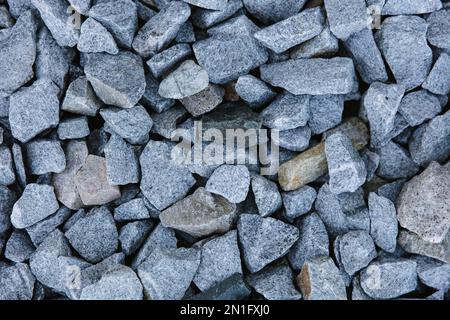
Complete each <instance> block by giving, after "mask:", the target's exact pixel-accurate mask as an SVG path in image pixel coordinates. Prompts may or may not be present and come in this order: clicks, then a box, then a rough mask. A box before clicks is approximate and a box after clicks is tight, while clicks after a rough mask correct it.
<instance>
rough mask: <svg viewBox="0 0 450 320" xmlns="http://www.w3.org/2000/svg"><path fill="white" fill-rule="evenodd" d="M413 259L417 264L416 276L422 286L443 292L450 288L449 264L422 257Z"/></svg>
mask: <svg viewBox="0 0 450 320" xmlns="http://www.w3.org/2000/svg"><path fill="white" fill-rule="evenodd" d="M413 259H414V260H415V261H416V262H417V275H418V276H419V279H420V281H421V282H422V283H423V284H425V285H427V286H429V287H431V288H435V289H438V290H444V291H447V290H448V289H449V288H450V264H448V263H443V262H441V261H438V260H434V259H431V258H428V257H424V256H415V257H414V258H413Z"/></svg>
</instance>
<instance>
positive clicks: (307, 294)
mask: <svg viewBox="0 0 450 320" xmlns="http://www.w3.org/2000/svg"><path fill="white" fill-rule="evenodd" d="M297 285H298V286H299V288H300V290H301V292H302V294H303V298H304V299H305V300H347V293H346V291H345V284H344V281H343V279H342V276H341V274H340V272H339V269H338V268H337V267H336V265H335V264H334V262H333V260H331V258H329V257H326V256H322V257H317V258H311V259H308V260H307V261H306V262H305V264H304V265H303V267H302V271H301V272H300V274H299V275H298V276H297Z"/></svg>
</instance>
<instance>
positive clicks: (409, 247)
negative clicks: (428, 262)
mask: <svg viewBox="0 0 450 320" xmlns="http://www.w3.org/2000/svg"><path fill="white" fill-rule="evenodd" d="M449 235H450V232H449V233H448V234H447V236H446V237H445V239H444V240H443V241H442V242H441V243H432V242H428V241H425V240H423V239H422V238H420V237H419V236H418V235H417V234H416V233H414V232H410V231H407V230H401V231H400V233H399V236H398V239H397V241H398V244H399V246H400V247H401V248H402V249H403V250H405V251H406V252H409V253H414V254H420V255H424V256H427V257H430V258H434V259H437V260H440V261H443V262H445V263H450V236H449Z"/></svg>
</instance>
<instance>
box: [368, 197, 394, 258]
mask: <svg viewBox="0 0 450 320" xmlns="http://www.w3.org/2000/svg"><path fill="white" fill-rule="evenodd" d="M368 205H369V216H370V235H371V236H372V238H373V240H374V241H375V244H376V245H377V246H378V247H380V248H381V249H383V250H384V251H386V252H390V253H393V252H394V251H395V248H396V245H397V235H398V225H397V212H396V210H395V205H394V203H392V201H391V200H389V199H387V198H385V197H382V196H378V195H377V194H375V193H373V192H371V193H370V194H369V201H368Z"/></svg>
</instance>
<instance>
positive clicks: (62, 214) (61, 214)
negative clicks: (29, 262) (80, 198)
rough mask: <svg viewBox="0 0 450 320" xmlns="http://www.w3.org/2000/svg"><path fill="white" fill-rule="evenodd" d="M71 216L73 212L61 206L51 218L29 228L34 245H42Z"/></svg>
mask: <svg viewBox="0 0 450 320" xmlns="http://www.w3.org/2000/svg"><path fill="white" fill-rule="evenodd" d="M71 215H72V212H71V210H70V209H68V208H66V207H64V206H61V207H60V208H59V209H58V211H56V212H55V213H54V214H52V215H51V216H48V217H47V218H45V219H44V220H41V221H39V222H38V223H36V224H34V225H32V226H31V227H28V228H27V229H26V230H27V233H28V235H29V236H30V239H31V241H32V242H33V244H34V245H35V246H38V245H40V244H41V243H42V242H43V241H44V240H45V238H47V236H48V235H49V234H50V233H52V232H53V231H54V230H55V229H56V228H57V227H58V226H60V225H61V224H62V223H63V222H64V221H66V220H67V219H68V218H69V217H70V216H71Z"/></svg>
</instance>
